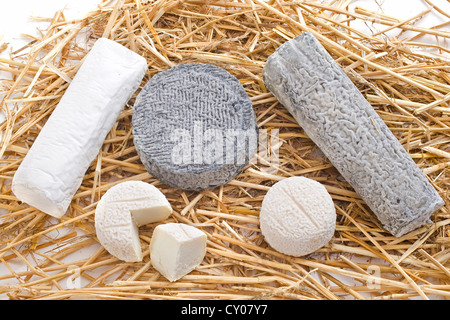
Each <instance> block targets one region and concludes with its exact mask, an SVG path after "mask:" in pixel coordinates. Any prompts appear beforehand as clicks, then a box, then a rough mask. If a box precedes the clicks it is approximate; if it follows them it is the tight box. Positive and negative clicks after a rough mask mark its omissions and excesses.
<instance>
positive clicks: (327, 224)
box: [259, 177, 336, 257]
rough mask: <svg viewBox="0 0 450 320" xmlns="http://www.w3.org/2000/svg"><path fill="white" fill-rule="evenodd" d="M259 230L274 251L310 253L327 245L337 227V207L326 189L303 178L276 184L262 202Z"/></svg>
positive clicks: (289, 253)
mask: <svg viewBox="0 0 450 320" xmlns="http://www.w3.org/2000/svg"><path fill="white" fill-rule="evenodd" d="M259 219H260V227H261V233H262V234H263V235H264V238H265V239H266V241H267V243H269V244H270V246H271V247H272V248H274V249H275V250H277V251H279V252H281V253H284V254H288V255H292V256H296V257H299V256H303V255H306V254H310V253H312V252H314V251H316V250H317V249H320V248H321V247H323V246H324V245H326V244H327V243H328V242H329V241H330V239H331V237H332V236H333V234H334V231H335V229H336V210H335V208H334V203H333V200H332V199H331V196H330V195H329V193H328V191H327V190H326V189H325V187H324V186H323V185H321V184H320V183H319V182H317V181H315V180H312V179H309V178H306V177H289V178H285V179H283V180H281V181H279V182H277V183H275V184H274V185H273V186H272V187H271V188H270V189H269V191H268V192H267V194H266V195H265V197H264V200H263V202H262V207H261V212H260V215H259Z"/></svg>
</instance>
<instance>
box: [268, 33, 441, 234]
mask: <svg viewBox="0 0 450 320" xmlns="http://www.w3.org/2000/svg"><path fill="white" fill-rule="evenodd" d="M263 79H264V82H265V84H266V86H267V88H268V89H269V90H270V91H271V92H272V93H273V94H274V95H275V96H276V97H277V99H278V100H279V101H280V102H281V103H282V104H283V105H284V106H285V107H286V109H287V110H288V111H289V112H290V113H291V114H292V116H293V117H294V118H295V119H296V120H297V121H298V123H299V124H300V126H301V127H302V128H303V129H304V130H305V133H306V134H307V135H308V136H309V137H310V138H311V140H312V141H314V143H315V144H316V145H317V146H318V147H319V148H320V149H321V150H322V152H323V153H324V154H325V156H326V157H327V158H328V159H329V160H330V161H331V163H332V164H333V166H334V167H335V168H336V169H337V170H338V171H339V172H340V173H341V175H342V176H343V177H344V178H345V179H346V180H347V182H348V183H350V184H351V185H352V187H353V188H354V189H355V191H356V192H357V193H358V194H359V195H360V196H361V198H362V199H363V200H364V201H365V202H366V204H367V205H368V206H369V207H370V209H371V210H372V211H373V213H374V214H375V215H376V216H377V217H378V219H379V221H380V222H381V224H382V225H383V227H384V228H385V229H386V230H387V231H389V232H390V233H391V234H393V235H394V236H396V237H400V236H402V235H403V234H405V233H407V232H410V231H412V230H414V229H416V228H418V227H420V226H422V225H423V224H425V223H426V222H427V221H428V220H429V218H430V216H431V214H432V213H433V212H434V211H436V210H438V209H439V208H440V207H442V206H443V205H444V201H443V200H442V198H441V197H440V196H439V194H438V193H437V191H436V190H435V189H434V187H433V185H432V184H431V183H430V182H429V181H428V179H427V178H426V177H425V176H424V174H423V173H422V172H421V171H420V169H419V168H418V166H417V165H416V163H415V162H414V161H413V160H412V159H411V157H410V155H409V154H408V153H407V152H406V150H405V149H404V148H403V146H402V145H401V144H400V142H399V141H398V140H397V138H396V137H395V136H394V135H393V134H392V132H391V131H390V130H389V128H388V126H387V125H386V124H385V123H384V122H383V120H382V119H381V118H380V116H379V115H378V114H377V113H376V111H375V110H374V109H373V107H372V106H371V105H370V104H369V102H368V101H367V100H366V99H365V98H364V96H363V95H362V94H361V92H359V90H358V88H357V87H356V86H355V85H354V84H353V83H352V81H351V80H350V78H349V77H347V75H346V74H345V73H344V71H343V70H342V69H341V68H340V66H339V65H338V64H337V63H336V62H335V61H334V60H333V58H332V57H331V56H330V55H329V54H328V52H327V51H326V50H325V48H324V47H323V46H322V45H321V44H320V43H319V41H317V39H316V38H315V37H314V36H313V34H312V33H310V32H305V33H303V34H301V35H300V36H298V37H296V38H294V39H292V40H290V41H288V42H286V43H284V44H283V45H282V46H281V47H279V48H278V49H277V51H276V52H275V53H274V54H272V55H271V56H270V57H269V58H268V60H267V63H266V65H265V66H264V69H263Z"/></svg>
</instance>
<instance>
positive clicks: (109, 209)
mask: <svg viewBox="0 0 450 320" xmlns="http://www.w3.org/2000/svg"><path fill="white" fill-rule="evenodd" d="M171 213H172V207H171V206H170V203H169V201H167V199H166V197H165V196H164V194H163V193H162V192H161V191H159V190H158V188H156V187H155V186H154V185H152V184H149V183H146V182H143V181H125V182H121V183H119V184H117V185H115V186H113V187H112V188H110V189H109V190H108V191H107V192H106V193H105V194H104V195H103V196H102V198H101V199H100V201H99V202H98V204H97V208H96V209H95V230H96V233H97V238H98V240H99V241H100V243H101V244H102V246H103V247H104V248H105V249H106V250H107V251H108V252H109V253H111V254H112V255H113V256H115V257H116V258H119V259H121V260H124V261H126V262H135V261H141V260H142V249H141V244H140V240H139V230H138V228H139V227H140V226H142V225H145V224H148V223H153V222H158V221H161V220H164V219H167V218H168V217H169V215H170V214H171Z"/></svg>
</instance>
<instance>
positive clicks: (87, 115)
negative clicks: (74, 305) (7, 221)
mask: <svg viewBox="0 0 450 320" xmlns="http://www.w3.org/2000/svg"><path fill="white" fill-rule="evenodd" d="M146 70H147V62H146V60H145V59H144V58H143V57H141V56H139V55H138V54H136V53H134V52H133V51H131V50H129V49H127V48H125V47H124V46H122V45H120V44H118V43H115V42H114V41H112V40H108V39H106V38H101V39H98V40H97V41H96V43H95V44H94V46H93V48H92V49H91V51H90V52H89V53H88V54H87V56H86V58H85V61H84V62H83V64H82V65H81V67H80V69H79V71H78V72H77V74H76V76H75V77H74V79H73V80H72V82H71V84H70V85H69V87H68V88H67V90H66V92H65V93H64V95H63V97H62V98H61V101H60V102H59V104H58V105H57V107H56V108H55V110H54V111H53V113H52V115H51V116H50V117H49V119H48V120H47V122H46V124H45V126H44V127H43V128H42V130H41V132H40V133H39V135H38V137H37V138H36V140H35V141H34V143H33V145H32V147H31V148H30V150H29V151H28V153H27V155H26V157H25V158H24V160H23V161H22V163H21V165H20V166H19V168H18V170H17V172H16V174H15V175H14V178H13V182H12V190H13V193H14V194H15V195H16V196H17V198H18V199H19V200H21V201H23V202H25V203H27V204H29V205H31V206H33V207H35V208H37V209H39V210H41V211H43V212H45V213H47V214H49V215H52V216H54V217H57V218H60V217H62V216H63V215H64V214H65V213H66V210H67V208H68V206H69V205H70V202H71V200H72V198H73V195H74V194H75V192H76V191H77V190H78V188H79V187H80V185H81V182H82V180H83V176H84V174H85V173H86V170H87V169H88V167H89V165H90V164H91V162H92V161H93V160H94V159H95V157H96V156H97V154H98V152H99V149H100V147H101V146H102V144H103V141H104V139H105V138H106V135H107V134H108V132H109V131H110V130H111V128H112V126H113V124H114V123H115V121H116V119H117V117H118V115H119V113H120V112H121V110H122V109H123V107H124V106H125V104H126V103H127V101H128V100H129V99H130V98H131V96H132V94H133V93H134V92H135V91H136V90H137V88H138V87H139V84H140V82H141V81H142V78H143V77H144V75H145V72H146Z"/></svg>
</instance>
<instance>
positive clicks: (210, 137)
mask: <svg viewBox="0 0 450 320" xmlns="http://www.w3.org/2000/svg"><path fill="white" fill-rule="evenodd" d="M133 138H134V145H135V146H136V150H137V152H138V154H139V157H140V159H141V161H142V163H143V165H144V166H145V167H146V169H147V171H148V172H149V173H150V174H152V175H153V176H154V177H155V178H157V179H159V180H160V181H161V182H163V183H165V184H167V185H169V186H172V187H175V188H180V189H184V190H196V191H198V190H204V189H209V188H211V189H212V188H215V187H217V186H220V185H223V184H225V183H227V182H228V181H229V180H231V179H232V178H233V177H234V176H236V175H237V174H238V173H239V172H240V170H241V169H242V168H243V167H244V166H245V165H246V164H247V163H248V162H249V161H250V160H251V159H252V157H253V156H254V154H255V153H256V147H257V142H258V131H257V125H256V116H255V113H254V111H253V106H252V102H251V100H250V98H249V97H248V95H247V93H246V92H245V89H244V87H243V86H242V85H241V83H240V82H239V80H238V79H236V77H234V76H233V75H231V74H230V73H229V72H227V71H226V70H225V69H222V68H220V67H217V66H214V65H210V64H203V63H190V64H181V65H178V66H175V67H173V68H171V69H168V70H165V71H163V72H160V73H157V74H156V75H154V76H153V77H152V78H151V79H150V81H149V82H148V83H147V84H146V85H145V86H144V88H142V90H141V92H140V93H139V95H138V97H137V99H136V102H135V104H134V109H133Z"/></svg>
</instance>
